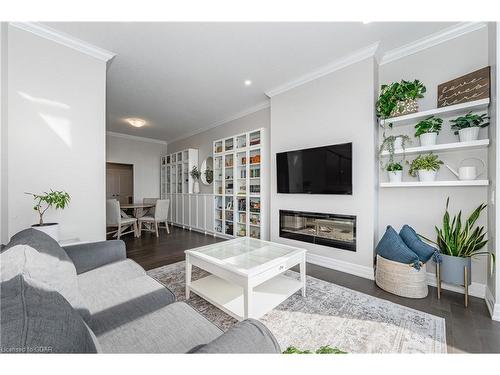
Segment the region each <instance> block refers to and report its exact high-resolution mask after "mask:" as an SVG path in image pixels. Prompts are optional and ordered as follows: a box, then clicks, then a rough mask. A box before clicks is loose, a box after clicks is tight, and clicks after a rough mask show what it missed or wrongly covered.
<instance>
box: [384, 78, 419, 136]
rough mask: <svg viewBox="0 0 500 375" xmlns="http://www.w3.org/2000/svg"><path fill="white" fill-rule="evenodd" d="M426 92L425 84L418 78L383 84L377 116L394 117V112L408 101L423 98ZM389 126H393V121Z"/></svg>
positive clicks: (398, 110) (399, 109) (400, 109)
mask: <svg viewBox="0 0 500 375" xmlns="http://www.w3.org/2000/svg"><path fill="white" fill-rule="evenodd" d="M425 92H426V88H425V86H424V85H423V84H422V83H421V82H420V81H419V80H418V79H416V80H414V81H413V82H412V81H405V80H401V82H393V83H391V84H389V85H382V86H381V88H380V95H379V97H378V100H377V103H376V111H377V116H378V117H379V118H381V119H386V118H389V117H392V116H393V115H394V113H396V112H401V111H402V109H403V108H402V106H404V103H405V102H406V101H408V100H416V99H420V98H423V97H424V93H425ZM388 126H389V127H392V123H391V124H388Z"/></svg>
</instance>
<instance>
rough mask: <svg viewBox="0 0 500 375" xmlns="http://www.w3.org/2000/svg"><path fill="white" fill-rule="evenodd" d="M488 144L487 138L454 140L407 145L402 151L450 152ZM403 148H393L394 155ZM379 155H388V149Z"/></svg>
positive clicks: (398, 153) (483, 146) (400, 153)
mask: <svg viewBox="0 0 500 375" xmlns="http://www.w3.org/2000/svg"><path fill="white" fill-rule="evenodd" d="M489 144H490V140H489V139H480V140H477V141H470V142H454V143H443V144H437V145H433V146H419V147H407V148H406V150H405V151H404V153H405V154H406V155H413V154H422V153H426V152H431V151H432V152H438V153H440V152H450V151H462V150H474V149H478V148H485V147H488V145H489ZM402 154H403V150H395V151H394V155H402ZM380 155H381V156H389V152H388V151H384V152H382V154H380Z"/></svg>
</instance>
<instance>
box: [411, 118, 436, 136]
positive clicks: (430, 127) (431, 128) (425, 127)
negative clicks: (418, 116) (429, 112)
mask: <svg viewBox="0 0 500 375" xmlns="http://www.w3.org/2000/svg"><path fill="white" fill-rule="evenodd" d="M442 124H443V119H441V118H439V117H434V116H430V117H427V118H426V119H425V120H422V121H420V122H419V123H418V124H417V125H415V129H416V132H415V137H420V136H421V135H422V134H425V133H438V134H439V132H440V131H441V125H442Z"/></svg>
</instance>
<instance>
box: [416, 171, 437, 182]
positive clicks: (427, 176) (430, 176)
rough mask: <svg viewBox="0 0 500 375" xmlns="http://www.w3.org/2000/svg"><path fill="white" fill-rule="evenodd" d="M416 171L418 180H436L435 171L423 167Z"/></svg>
mask: <svg viewBox="0 0 500 375" xmlns="http://www.w3.org/2000/svg"><path fill="white" fill-rule="evenodd" d="M417 173H418V180H419V181H420V182H432V181H436V176H437V171H427V170H425V169H419V170H418V171H417Z"/></svg>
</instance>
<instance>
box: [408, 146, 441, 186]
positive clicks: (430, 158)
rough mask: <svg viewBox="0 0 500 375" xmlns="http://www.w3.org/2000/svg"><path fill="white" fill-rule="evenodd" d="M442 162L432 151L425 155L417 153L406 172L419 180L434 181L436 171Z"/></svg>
mask: <svg viewBox="0 0 500 375" xmlns="http://www.w3.org/2000/svg"><path fill="white" fill-rule="evenodd" d="M441 164H443V162H442V161H441V160H439V158H438V156H437V155H435V154H433V153H432V152H431V153H430V154H427V155H419V156H417V158H415V159H414V160H413V161H412V162H411V164H410V170H409V171H408V173H409V174H410V176H412V177H417V176H418V180H419V181H421V182H430V181H435V180H436V176H437V172H438V171H439V168H441Z"/></svg>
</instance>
